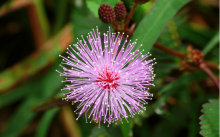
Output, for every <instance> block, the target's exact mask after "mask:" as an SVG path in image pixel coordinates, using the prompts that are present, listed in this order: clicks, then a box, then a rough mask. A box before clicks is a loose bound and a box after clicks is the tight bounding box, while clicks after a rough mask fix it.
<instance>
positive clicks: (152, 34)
mask: <svg viewBox="0 0 220 137" xmlns="http://www.w3.org/2000/svg"><path fill="white" fill-rule="evenodd" d="M189 1H190V0H170V1H169V2H168V1H165V0H157V1H156V2H155V4H154V6H153V7H152V8H151V9H150V10H149V12H148V13H147V14H146V15H145V17H144V18H143V20H142V21H141V22H140V24H139V25H138V27H137V29H136V31H135V32H134V34H133V36H132V40H133V41H134V40H135V39H137V40H138V41H137V43H138V44H139V45H140V44H143V48H144V50H145V51H144V53H143V54H146V53H147V52H148V51H149V49H150V48H151V47H152V46H153V44H154V43H155V42H156V40H157V38H158V37H159V35H160V33H161V32H162V30H163V29H164V27H165V26H166V24H167V23H168V21H169V20H170V19H171V18H172V17H173V16H174V15H175V13H176V12H177V11H178V10H179V9H180V8H181V7H182V6H183V5H185V4H186V3H188V2H189ZM138 47H139V46H136V47H135V49H134V50H136V49H137V48H138ZM140 50H141V49H140Z"/></svg>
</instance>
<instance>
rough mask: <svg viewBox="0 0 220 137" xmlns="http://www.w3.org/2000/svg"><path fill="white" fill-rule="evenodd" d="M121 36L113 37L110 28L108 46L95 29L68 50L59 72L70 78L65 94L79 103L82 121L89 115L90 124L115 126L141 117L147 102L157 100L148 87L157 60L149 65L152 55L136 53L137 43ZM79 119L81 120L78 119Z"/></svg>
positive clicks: (107, 37)
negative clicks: (116, 123)
mask: <svg viewBox="0 0 220 137" xmlns="http://www.w3.org/2000/svg"><path fill="white" fill-rule="evenodd" d="M122 38H123V33H122V35H121V34H119V33H118V35H116V34H115V33H111V31H110V28H109V31H108V32H107V34H104V43H103V42H102V40H101V36H100V33H99V32H98V28H97V31H96V32H95V30H94V29H93V32H90V34H88V36H87V39H88V40H85V39H84V38H83V36H82V40H79V39H78V42H77V44H75V45H74V46H70V47H69V48H68V51H67V54H68V55H69V56H68V57H67V58H66V57H64V56H61V57H62V58H63V62H62V65H61V67H62V68H63V70H64V72H59V71H58V72H59V73H60V75H61V76H64V77H66V80H65V81H63V82H66V86H65V87H64V88H63V89H62V90H70V91H69V92H67V93H65V95H66V98H65V99H66V100H70V99H73V100H74V101H73V104H74V103H77V102H78V103H79V105H78V107H77V109H76V111H75V112H76V114H78V118H79V117H80V116H81V115H82V114H83V113H85V117H86V122H87V120H88V119H87V117H88V118H89V119H90V122H92V121H95V122H97V123H99V125H100V122H101V121H103V122H104V123H108V125H109V124H111V123H112V122H114V121H118V120H120V121H121V122H122V118H125V119H126V120H127V117H128V116H132V117H133V115H135V114H136V113H140V112H142V111H143V109H145V107H144V106H143V105H144V104H146V103H147V102H146V100H147V99H151V97H152V96H153V95H152V94H151V93H149V92H148V89H149V88H148V86H150V85H153V84H152V81H153V79H154V77H155V75H154V74H153V70H152V69H153V65H154V64H155V63H153V60H154V59H152V60H148V61H146V60H145V59H146V58H147V57H148V56H150V55H149V54H146V55H142V51H139V48H140V47H139V48H138V49H137V50H136V51H134V52H132V49H133V48H134V46H135V44H136V41H135V42H133V43H131V41H127V38H128V37H127V38H126V40H125V42H124V43H123V44H122V45H121V41H122ZM78 118H77V119H78Z"/></svg>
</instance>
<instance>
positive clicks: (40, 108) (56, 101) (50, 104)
mask: <svg viewBox="0 0 220 137" xmlns="http://www.w3.org/2000/svg"><path fill="white" fill-rule="evenodd" d="M72 101H74V100H73V99H71V100H68V101H66V100H62V99H61V98H56V99H51V100H49V102H45V103H43V104H41V105H40V106H38V107H36V108H34V109H33V110H32V111H33V112H41V111H45V110H48V109H50V108H53V107H57V106H62V105H65V104H67V103H70V102H72Z"/></svg>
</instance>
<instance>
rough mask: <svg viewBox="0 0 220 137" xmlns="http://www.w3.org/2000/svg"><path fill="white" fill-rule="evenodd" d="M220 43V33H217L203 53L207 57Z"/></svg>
mask: <svg viewBox="0 0 220 137" xmlns="http://www.w3.org/2000/svg"><path fill="white" fill-rule="evenodd" d="M218 43H219V32H217V33H216V34H215V35H214V36H213V38H212V39H211V41H210V42H209V43H208V44H207V45H206V46H205V48H204V49H203V51H202V53H203V55H204V56H205V55H206V54H207V53H208V52H209V51H210V50H212V49H213V48H214V46H216V45H217V44H218Z"/></svg>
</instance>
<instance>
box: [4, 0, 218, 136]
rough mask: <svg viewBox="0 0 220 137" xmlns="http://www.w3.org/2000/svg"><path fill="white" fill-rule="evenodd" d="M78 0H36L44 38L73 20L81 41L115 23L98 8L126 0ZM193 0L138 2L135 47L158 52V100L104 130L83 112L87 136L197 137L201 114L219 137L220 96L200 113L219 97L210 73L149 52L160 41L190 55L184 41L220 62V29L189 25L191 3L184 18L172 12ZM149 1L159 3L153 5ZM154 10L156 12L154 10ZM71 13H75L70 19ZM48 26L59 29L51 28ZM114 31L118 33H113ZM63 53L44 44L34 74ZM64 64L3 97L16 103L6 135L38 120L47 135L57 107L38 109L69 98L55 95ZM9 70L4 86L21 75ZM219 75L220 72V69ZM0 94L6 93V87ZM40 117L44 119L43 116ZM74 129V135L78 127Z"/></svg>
mask: <svg viewBox="0 0 220 137" xmlns="http://www.w3.org/2000/svg"><path fill="white" fill-rule="evenodd" d="M79 1H80V2H81V4H82V5H81V4H77V0H74V2H75V3H72V2H73V1H64V2H63V1H59V0H56V1H55V2H54V1H45V3H43V2H42V1H41V0H40V1H39V2H37V1H36V0H35V2H36V4H37V7H36V8H37V12H38V15H39V20H40V25H42V28H43V30H42V31H43V32H44V35H45V36H49V34H53V35H54V34H55V33H57V32H59V31H60V29H61V28H62V26H63V25H64V24H65V23H66V22H65V21H67V20H68V21H71V23H72V26H73V32H74V42H73V43H76V42H77V38H79V39H81V35H84V38H85V35H87V34H88V33H89V32H90V31H91V30H92V29H93V28H94V29H95V28H96V26H98V28H99V31H100V33H101V34H103V33H105V32H106V31H107V30H108V27H109V26H111V25H110V24H104V23H102V22H101V21H100V20H99V18H98V8H99V6H100V5H101V4H104V3H105V4H109V5H111V6H112V7H114V5H115V4H116V3H119V2H122V1H121V0H85V1H81V0H79ZM79 1H78V2H79ZM189 1H190V0H170V1H165V0H156V3H154V2H153V0H151V1H150V2H148V3H146V4H143V5H138V7H137V9H136V11H135V13H134V16H133V18H132V23H136V24H137V28H136V30H135V31H134V35H133V36H132V41H134V40H135V39H137V47H138V45H140V44H143V47H142V48H143V49H144V50H145V52H144V53H146V52H148V51H149V50H150V52H151V54H152V55H153V58H154V57H155V58H156V59H157V65H155V69H154V70H155V74H156V78H155V82H154V83H155V85H156V87H150V90H149V92H151V93H153V94H154V97H153V98H152V100H149V101H148V103H149V104H147V105H145V107H146V111H143V113H140V114H136V115H135V116H134V117H133V118H129V120H128V121H129V123H127V121H125V119H124V118H123V124H121V122H118V123H117V124H115V123H112V124H111V125H110V126H109V127H107V124H102V123H101V127H100V128H98V126H97V124H96V123H93V122H92V123H88V124H86V122H85V118H84V116H81V118H80V119H79V120H78V121H77V124H79V126H80V130H79V129H75V130H78V131H82V136H86V137H87V136H90V137H118V136H120V137H123V136H124V137H127V136H129V137H130V136H135V137H146V136H147V137H161V136H163V137H171V136H189V137H195V136H198V135H199V131H200V129H199V119H200V120H201V122H200V125H201V131H200V134H201V135H203V136H213V137H215V136H219V121H218V120H219V100H213V99H212V100H209V103H206V104H204V105H203V109H202V113H204V114H203V115H202V116H200V117H199V115H200V112H199V109H200V106H201V104H202V103H204V101H207V100H208V99H209V98H216V97H217V94H216V93H215V87H214V88H213V87H212V86H208V87H206V85H205V84H203V83H204V81H205V79H207V78H208V76H207V75H206V74H205V73H204V72H202V71H198V70H197V71H196V72H190V73H189V72H181V71H179V70H178V69H179V63H180V61H181V59H179V58H176V57H174V56H173V55H169V54H167V53H166V52H164V51H161V50H158V49H155V48H152V49H151V47H152V45H153V44H154V43H155V41H157V42H158V43H160V44H163V45H165V46H166V47H168V48H171V49H174V50H177V51H179V52H182V53H185V52H186V45H187V44H189V43H191V44H193V45H194V46H195V47H196V48H199V49H200V50H201V49H203V53H204V54H206V58H207V59H209V60H210V61H211V62H215V63H218V62H219V60H218V58H217V56H216V55H218V54H219V53H218V47H217V46H216V47H215V45H216V44H217V43H218V42H219V41H218V36H219V32H218V31H217V30H214V29H210V28H207V29H201V30H200V29H195V28H193V27H192V26H191V25H190V24H189V23H188V22H187V21H188V20H187V19H186V18H187V17H186V15H185V13H186V9H185V8H184V10H183V12H184V15H180V13H179V14H177V15H176V16H175V17H173V16H174V15H175V14H176V13H177V12H178V11H179V9H180V8H181V7H182V6H183V5H185V4H186V3H187V2H189ZM123 2H124V4H125V5H126V9H127V12H128V11H129V9H131V7H132V5H133V2H132V0H123ZM51 3H52V4H55V5H56V8H54V9H55V11H52V10H51V9H47V13H46V12H45V9H44V8H45V7H46V8H47V7H48V6H50V5H51ZM70 3H71V4H70ZM44 4H45V5H44ZM153 4H154V5H153ZM72 5H73V7H72ZM151 6H153V7H152V8H151V9H150V7H151ZM4 7H5V6H3V8H4ZM7 7H10V5H7ZM52 9H53V8H52ZM149 9H150V11H149V12H148V10H149ZM52 12H54V13H55V15H53V16H51V17H50V18H52V19H50V18H48V20H50V21H51V22H53V23H51V24H50V25H49V23H48V21H47V16H46V15H48V17H49V16H50V15H51V13H52ZM68 15H71V18H70V19H69V16H68ZM204 18H205V17H204ZM23 27H25V26H23ZM49 28H51V29H49ZM111 29H112V28H111ZM50 30H53V31H52V32H49V31H50ZM171 30H175V31H176V32H175V33H177V34H178V36H179V37H177V38H173V32H172V31H171ZM111 31H112V32H114V30H111ZM177 40H180V41H181V43H180V44H176V42H177ZM56 47H57V45H54V47H53V49H55V48H56ZM212 49H213V50H212ZM58 50H59V49H58V48H56V50H53V52H51V51H52V50H50V52H51V53H49V51H46V50H44V49H43V50H42V53H43V54H44V56H40V59H39V60H37V63H35V65H34V66H32V69H31V72H32V73H33V74H34V73H36V72H37V71H36V70H38V69H39V68H40V69H42V68H44V67H45V66H47V65H48V63H51V61H47V60H48V58H49V59H52V58H51V57H53V60H55V59H56V58H57V55H58V54H59V53H60V50H59V51H58ZM207 53H209V54H207ZM9 55H10V54H9ZM1 57H3V58H6V57H5V56H3V55H1ZM1 61H2V60H1ZM2 62H3V61H2ZM60 62H61V60H56V65H55V66H53V67H51V68H49V69H48V70H47V71H45V70H44V71H42V72H46V74H41V75H39V76H35V77H34V78H32V77H31V78H30V80H28V82H25V83H23V84H21V85H19V86H17V87H15V88H13V89H12V90H10V91H8V92H7V93H5V94H2V95H0V109H1V110H2V111H4V109H5V108H8V107H9V109H11V108H13V113H12V114H11V115H10V117H9V120H8V121H7V123H6V124H5V123H4V124H5V125H4V127H3V128H2V129H1V131H3V134H2V135H1V136H6V137H7V136H9V137H10V136H19V135H20V133H22V131H24V129H25V128H26V127H28V126H29V124H30V123H32V122H33V121H34V120H38V121H40V122H39V124H38V126H37V128H36V133H35V135H36V136H39V137H41V136H48V134H49V131H50V130H49V129H50V128H51V124H52V121H53V120H54V118H55V115H56V114H57V112H58V111H59V108H58V107H57V108H52V109H49V110H47V111H45V112H43V113H34V112H33V111H32V110H33V108H35V107H36V106H38V105H39V104H42V103H43V102H45V101H46V100H48V99H51V98H53V97H63V96H64V95H63V92H60V91H59V93H58V94H57V93H56V92H57V91H58V90H59V89H60V88H61V87H63V86H64V84H63V83H62V82H61V80H62V77H60V76H59V74H57V72H55V69H58V70H59V69H61V68H60V67H59V66H58V64H59V63H60ZM24 63H25V65H27V66H28V65H30V64H33V60H31V59H28V60H26V61H25V62H24ZM22 72H25V73H23V74H27V73H28V72H27V70H22ZM40 73H41V72H40ZM1 74H4V73H1ZM9 74H10V76H8V78H10V79H5V77H3V76H2V79H3V81H1V80H0V84H2V85H1V88H2V89H5V88H4V87H6V86H7V85H6V84H5V83H7V82H9V81H10V80H11V81H12V80H14V82H16V81H17V77H18V76H16V75H15V73H13V72H11V73H9ZM18 74H21V73H18ZM28 74H29V73H28ZM216 74H217V75H218V73H216ZM5 75H6V73H5ZM36 75H38V74H36ZM208 80H209V79H208ZM208 80H206V81H208ZM7 87H8V86H7ZM213 89H214V92H211V91H210V90H213ZM209 91H210V92H209ZM64 92H65V91H64ZM0 93H3V92H2V91H0ZM14 104H18V106H17V107H16V109H14V106H13V105H14ZM76 107H77V106H76V105H73V109H75V108H76ZM41 114H42V117H39V116H41ZM71 115H72V113H71ZM198 117H199V119H198ZM0 120H1V119H0ZM60 123H61V122H60ZM67 125H68V124H67ZM67 125H65V126H67ZM57 126H58V128H60V127H61V126H63V125H61V124H60V125H57ZM0 127H1V126H0ZM63 127H64V126H63ZM62 130H63V129H62ZM75 130H74V131H73V132H77V131H75ZM62 132H63V131H62ZM64 132H65V130H64ZM64 134H65V133H64ZM22 136H23V135H22Z"/></svg>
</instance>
